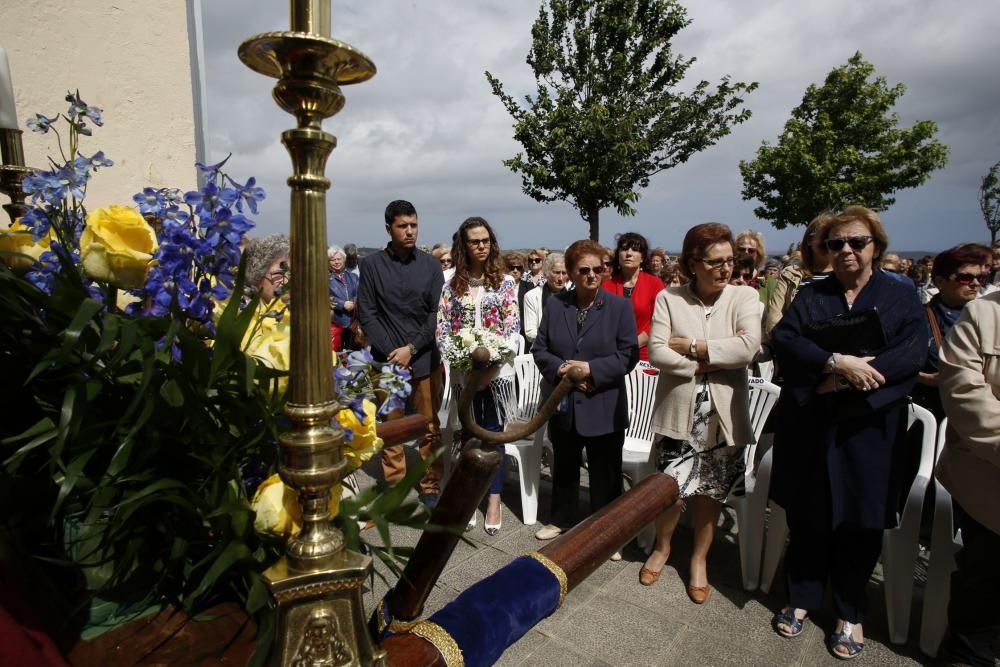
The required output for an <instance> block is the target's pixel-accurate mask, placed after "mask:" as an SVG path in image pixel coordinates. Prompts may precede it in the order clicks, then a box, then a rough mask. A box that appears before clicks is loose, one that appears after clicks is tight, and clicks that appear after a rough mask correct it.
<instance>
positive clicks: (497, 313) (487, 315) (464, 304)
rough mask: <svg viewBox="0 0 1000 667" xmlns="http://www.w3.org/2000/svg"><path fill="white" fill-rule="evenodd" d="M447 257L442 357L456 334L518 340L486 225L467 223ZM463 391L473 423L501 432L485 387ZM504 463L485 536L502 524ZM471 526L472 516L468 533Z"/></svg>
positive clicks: (511, 285)
mask: <svg viewBox="0 0 1000 667" xmlns="http://www.w3.org/2000/svg"><path fill="white" fill-rule="evenodd" d="M451 256H452V258H453V259H454V260H455V275H454V276H452V278H451V280H450V281H448V282H447V283H446V284H445V286H444V289H443V290H442V292H441V302H440V306H439V307H438V315H437V344H438V349H440V350H442V351H444V350H445V349H446V348H447V347H448V346H449V345H451V344H452V343H451V340H450V337H449V335H448V334H452V333H456V332H458V331H460V330H461V329H487V330H489V331H492V332H493V333H495V334H498V335H500V336H502V337H504V338H506V339H508V340H509V339H511V338H512V337H513V336H515V335H517V333H518V331H519V330H520V328H521V322H520V315H519V314H518V309H517V283H516V282H515V281H514V279H513V278H512V277H511V276H509V275H505V273H504V265H503V260H501V259H500V244H499V243H497V237H496V234H494V233H493V228H492V227H490V225H489V223H488V222H486V220H484V219H483V218H480V217H472V218H468V219H466V220H465V221H464V222H463V223H462V224H461V225H460V226H459V227H458V232H456V233H455V242H454V244H453V245H452V248H451ZM511 348H513V344H511ZM453 377H454V376H453ZM454 379H455V380H459V378H454ZM465 390H467V391H475V392H476V394H475V396H474V397H473V399H472V412H473V416H474V417H475V419H476V422H477V423H478V424H479V425H480V426H482V427H483V428H485V429H487V430H490V431H502V430H503V415H502V414H501V411H500V410H499V408H498V406H497V405H496V402H495V401H494V399H493V392H492V391H491V389H490V386H489V384H486V385H485V386H482V387H465ZM505 460H506V457H502V458H501V460H500V469H499V470H497V472H496V475H494V477H493V481H492V482H491V483H490V490H489V500H488V504H487V509H486V515H485V517H484V524H485V530H486V534H487V535H496V534H497V533H499V532H500V528H501V524H502V523H503V521H502V519H503V513H502V508H501V506H500V492H501V491H502V490H503V480H504V467H505V465H504V463H505ZM475 525H476V518H475V515H474V514H473V518H472V521H471V522H470V523H469V526H468V527H467V529H471V528H474V527H475Z"/></svg>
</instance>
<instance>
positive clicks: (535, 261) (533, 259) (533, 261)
mask: <svg viewBox="0 0 1000 667" xmlns="http://www.w3.org/2000/svg"><path fill="white" fill-rule="evenodd" d="M540 261H542V260H541V259H540V258H538V257H529V258H528V264H538V263H539V262H540Z"/></svg>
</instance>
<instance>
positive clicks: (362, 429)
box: [337, 400, 382, 470]
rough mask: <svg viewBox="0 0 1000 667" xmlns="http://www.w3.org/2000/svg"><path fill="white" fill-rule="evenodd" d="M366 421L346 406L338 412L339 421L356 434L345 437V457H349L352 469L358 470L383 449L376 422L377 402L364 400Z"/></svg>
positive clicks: (348, 460)
mask: <svg viewBox="0 0 1000 667" xmlns="http://www.w3.org/2000/svg"><path fill="white" fill-rule="evenodd" d="M363 405H364V408H365V423H364V424H362V423H361V422H359V421H358V416H357V415H355V414H354V410H351V409H350V408H344V409H342V410H340V411H339V412H338V413H337V421H338V422H339V423H340V426H341V427H342V428H344V429H345V430H350V431H351V432H352V433H354V436H353V437H352V438H351V439H350V440H348V439H347V438H346V437H345V438H344V458H346V459H347V462H348V466H349V469H350V470H357V469H358V468H359V467H361V464H362V463H364V462H365V461H367V460H368V459H370V458H371V457H372V456H374V455H375V453H376V452H378V450H380V449H382V438H380V437H378V431H377V430H376V423H375V409H376V408H375V404H374V403H372V402H371V401H368V400H366V401H364V403H363Z"/></svg>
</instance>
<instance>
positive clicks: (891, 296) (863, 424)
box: [771, 271, 927, 529]
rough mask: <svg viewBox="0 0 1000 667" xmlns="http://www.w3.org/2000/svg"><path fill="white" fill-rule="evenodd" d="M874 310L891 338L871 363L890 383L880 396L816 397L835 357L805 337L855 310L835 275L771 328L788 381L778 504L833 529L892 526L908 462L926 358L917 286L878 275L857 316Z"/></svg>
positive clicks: (774, 486) (779, 441) (781, 415)
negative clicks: (908, 436) (912, 407)
mask: <svg viewBox="0 0 1000 667" xmlns="http://www.w3.org/2000/svg"><path fill="white" fill-rule="evenodd" d="M871 308H877V309H878V313H879V317H880V319H881V321H882V327H883V329H884V330H885V334H886V340H887V341H888V344H887V345H886V346H885V347H884V348H883V349H881V350H879V351H878V353H877V354H875V355H874V356H875V360H874V361H873V362H872V366H873V367H875V368H876V369H877V370H878V371H879V372H880V373H881V374H882V375H883V376H885V378H886V384H885V385H883V386H882V387H881V388H879V389H877V390H874V391H867V392H862V391H855V390H842V391H838V392H835V393H830V394H824V395H818V394H816V393H815V388H816V385H817V384H819V382H820V381H822V379H823V373H822V369H823V365H824V364H825V363H826V360H827V359H828V358H829V357H830V354H831V352H830V351H829V350H824V349H821V348H820V347H819V346H818V345H816V344H815V343H813V342H812V341H811V340H809V339H808V338H806V337H805V336H804V335H803V333H802V332H803V330H804V327H805V326H806V324H808V323H809V322H815V321H819V320H823V319H827V318H829V317H833V316H835V315H840V314H842V313H846V312H847V311H848V308H847V301H846V299H845V298H844V290H843V287H842V286H841V284H840V282H839V281H838V280H837V278H836V275H831V276H830V277H829V278H828V279H826V280H822V281H819V282H817V283H813V284H811V285H808V286H806V287H804V288H803V289H801V290H800V291H799V293H798V295H797V296H796V298H795V301H793V302H792V305H791V307H790V308H789V310H788V312H787V313H786V314H785V316H784V317H783V318H782V320H781V322H779V323H778V325H777V326H776V327H775V328H774V331H773V332H772V340H773V341H774V350H775V353H776V355H777V358H778V363H779V364H780V365H781V367H782V368H783V369H785V385H784V386H783V387H782V390H781V398H780V399H779V401H778V405H777V406H776V408H775V410H776V412H777V415H776V418H777V420H778V428H777V431H776V433H775V440H774V469H773V472H772V478H771V498H773V499H774V500H775V502H777V503H778V504H779V505H781V506H782V507H784V508H785V510H786V511H787V512H790V513H791V512H799V513H800V514H799V518H801V519H805V520H810V521H817V522H821V523H824V524H827V525H830V523H831V522H832V527H833V528H836V527H838V526H841V525H848V526H852V527H856V528H879V529H881V528H886V527H891V526H893V525H895V516H896V510H897V508H898V500H899V489H900V485H901V482H902V478H901V475H900V473H901V472H902V469H903V468H904V467H905V465H904V464H905V461H906V460H907V457H906V452H905V450H904V444H905V443H904V441H905V438H904V436H905V430H906V419H907V417H906V409H907V405H908V401H907V395H908V394H909V392H910V391H911V389H912V388H913V385H914V383H915V381H916V376H917V372H918V371H919V370H920V368H921V366H922V365H923V363H924V359H925V357H926V354H927V326H926V325H925V324H924V322H925V316H924V311H923V308H922V307H921V305H920V301H919V300H918V299H917V295H916V292H915V291H914V289H913V288H912V287H911V286H910V285H907V284H906V283H903V282H901V281H898V280H893V279H892V278H890V277H888V276H885V275H884V274H882V273H881V272H880V271H875V272H874V273H873V275H872V278H871V280H869V282H868V284H867V285H865V287H864V288H863V289H862V290H861V292H860V293H859V294H858V296H857V298H856V299H855V301H854V307H853V310H855V311H862V310H868V309H871Z"/></svg>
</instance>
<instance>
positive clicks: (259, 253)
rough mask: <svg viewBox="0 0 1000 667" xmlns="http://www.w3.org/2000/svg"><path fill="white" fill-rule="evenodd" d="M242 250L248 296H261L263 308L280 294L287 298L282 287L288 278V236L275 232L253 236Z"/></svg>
mask: <svg viewBox="0 0 1000 667" xmlns="http://www.w3.org/2000/svg"><path fill="white" fill-rule="evenodd" d="M243 253H244V255H245V256H246V275H245V280H246V285H247V287H246V291H247V296H249V297H254V296H259V297H260V304H261V307H262V308H269V307H270V305H271V304H272V303H273V302H274V300H275V299H276V298H277V297H278V296H283V297H284V298H285V299H287V295H282V294H281V288H282V287H284V286H285V283H287V282H288V253H289V245H288V237H286V236H285V235H284V234H272V235H270V236H264V237H261V238H259V239H253V240H252V241H251V242H250V245H248V246H247V247H246V250H244V251H243ZM281 310H284V309H283V308H281Z"/></svg>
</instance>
